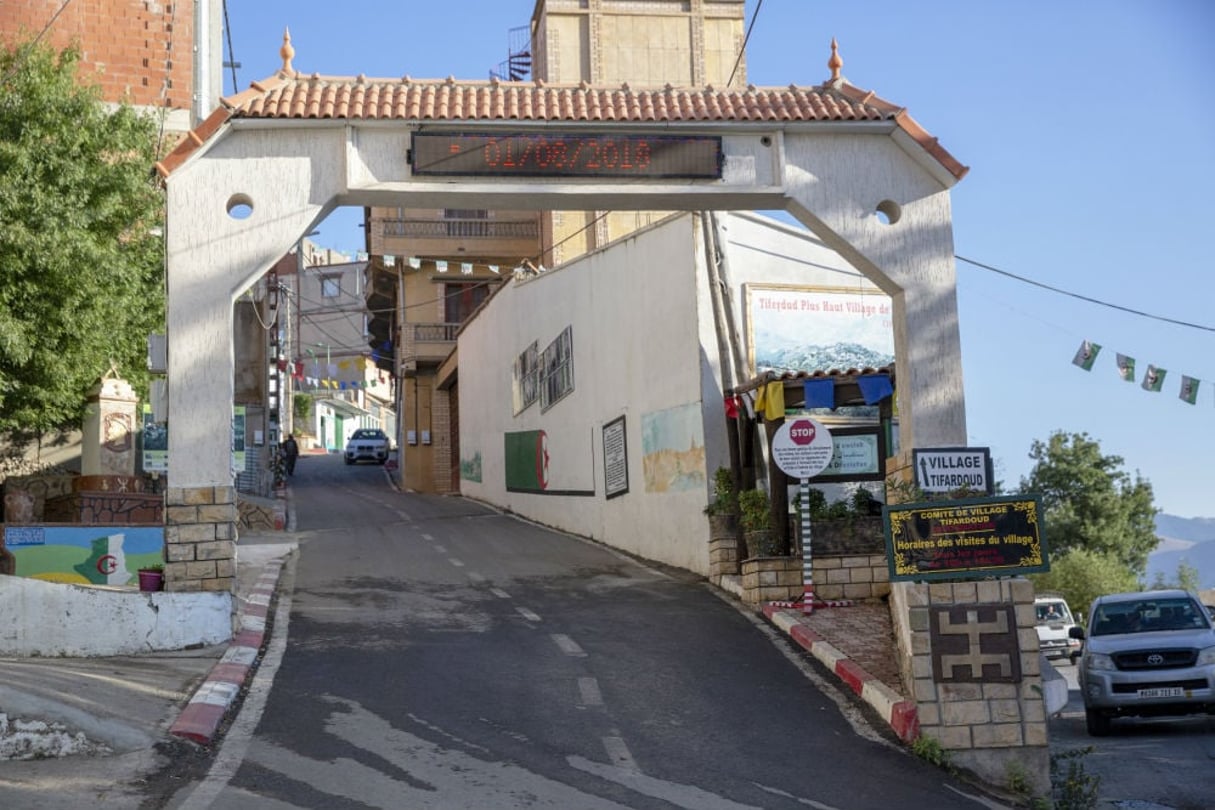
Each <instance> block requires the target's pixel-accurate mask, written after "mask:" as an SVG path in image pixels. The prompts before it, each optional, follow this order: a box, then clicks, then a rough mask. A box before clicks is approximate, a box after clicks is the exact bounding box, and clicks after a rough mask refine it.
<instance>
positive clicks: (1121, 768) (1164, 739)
mask: <svg viewBox="0 0 1215 810" xmlns="http://www.w3.org/2000/svg"><path fill="white" fill-rule="evenodd" d="M1056 668H1057V669H1058V670H1059V672H1060V673H1062V674H1063V677H1064V678H1066V679H1067V682H1068V687H1069V689H1070V691H1069V693H1068V702H1067V706H1066V707H1065V708H1064V709H1063V711H1062V712H1061V713H1060V715H1059V716H1058V717H1055V718H1052V719H1051V721H1050V744H1051V753H1052V755H1056V756H1057V755H1058V754H1060V753H1063V752H1066V751H1077V750H1083V749H1086V748H1089V747H1091V748H1092V752H1091V753H1089V754H1086V755H1084V756H1082V757H1080V758H1079V759H1078V760H1077V761H1079V762H1080V763H1082V766H1083V768H1084V771H1085V773H1086V774H1088V775H1091V776H1095V777H1097V778H1099V779H1100V782H1099V784H1098V790H1097V795H1098V797H1099V798H1100V799H1101V804H1100V807H1102V808H1106V807H1108V808H1124V810H1155V808H1176V810H1210V808H1212V807H1215V717H1211V716H1209V715H1197V716H1194V717H1182V718H1177V717H1171V718H1127V719H1125V720H1116V721H1114V732H1113V734H1111V735H1110V736H1108V737H1100V738H1097V737H1090V736H1089V735H1088V732H1087V731H1085V727H1084V701H1083V700H1082V699H1081V697H1080V691H1079V686H1078V684H1077V682H1076V668H1075V667H1074V666H1071V665H1067V664H1056Z"/></svg>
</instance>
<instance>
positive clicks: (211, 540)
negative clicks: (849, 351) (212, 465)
mask: <svg viewBox="0 0 1215 810" xmlns="http://www.w3.org/2000/svg"><path fill="white" fill-rule="evenodd" d="M237 517H238V508H237V498H236V488H235V487H170V488H169V490H168V491H167V492H166V493H165V590H168V591H231V590H232V586H233V584H234V582H235V577H236V521H237Z"/></svg>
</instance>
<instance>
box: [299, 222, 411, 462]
mask: <svg viewBox="0 0 1215 810" xmlns="http://www.w3.org/2000/svg"><path fill="white" fill-rule="evenodd" d="M295 259H296V267H295V268H293V269H294V272H291V271H290V270H289V272H288V273H287V274H286V275H284V276H281V277H280V281H285V282H286V284H285V286H286V289H287V290H288V299H287V300H288V305H287V310H288V315H287V318H286V329H285V335H286V336H285V339H284V352H285V354H286V355H287V356H289V357H292V358H293V361H292V365H293V366H294V367H293V368H291V369H290V371H291V374H290V380H289V381H287V382H286V385H285V388H286V389H287V390H289V391H290V393H291V397H290V399H291V400H292V403H293V405H294V400H296V399H304V400H305V401H307V402H308V403H309V405H310V406H311V407H309V408H307V409H303V410H302V411H301V410H297V409H295V408H294V407H293V408H292V409H291V410H292V415H291V417H290V429H292V430H293V431H294V432H295V433H296V435H297V438H298V439H299V440H300V442H301V444H302V445H303V446H304V447H315V448H322V449H324V450H327V451H329V452H336V451H340V450H341V449H342V448H343V447H344V446H345V443H346V439H347V437H348V436H349V435H350V434H351V433H352V432H353V431H354V430H356V429H357V428H360V427H375V428H381V429H384V430H388V431H394V430H395V427H396V425H395V414H394V413H393V410H392V408H391V402H392V398H393V378H392V375H391V374H390V373H389V372H388V371H386V370H385V369H383V368H380V367H378V366H377V364H376V362H375V359H374V357H373V349H372V348H371V347H370V346H368V340H367V338H368V334H369V333H368V320H369V316H368V312H367V309H366V302H365V299H364V285H365V284H366V279H367V276H368V269H367V268H368V262H367V261H366V260H365V259H360V260H358V261H351V260H350V259H349V257H347V256H344V255H342V254H340V253H337V252H335V251H333V250H329V249H325V248H320V247H318V246H317V245H316V244H315V243H313V242H312V241H311V240H309V239H306V238H305V239H301V240H300V243H299V249H298V251H297V253H296V255H295ZM298 395H306V396H305V397H300V396H298Z"/></svg>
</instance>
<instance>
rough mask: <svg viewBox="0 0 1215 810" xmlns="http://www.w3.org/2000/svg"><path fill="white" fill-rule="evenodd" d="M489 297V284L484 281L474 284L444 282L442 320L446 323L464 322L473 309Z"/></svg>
mask: <svg viewBox="0 0 1215 810" xmlns="http://www.w3.org/2000/svg"><path fill="white" fill-rule="evenodd" d="M488 297H489V285H488V284H486V283H484V282H477V283H475V284H473V283H470V284H444V285H443V301H444V306H443V310H444V311H443V320H444V321H446V322H447V323H464V321H466V320H468V316H469V315H472V314H473V310H475V309H476V308H477V307H479V306H481V302H482V301H484V300H485V299H486V298H488Z"/></svg>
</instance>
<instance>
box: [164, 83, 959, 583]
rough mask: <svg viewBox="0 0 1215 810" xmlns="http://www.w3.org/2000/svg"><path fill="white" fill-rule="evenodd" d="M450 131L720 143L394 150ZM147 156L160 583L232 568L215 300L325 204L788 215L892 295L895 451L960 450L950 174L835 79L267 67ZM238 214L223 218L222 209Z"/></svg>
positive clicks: (227, 377)
mask: <svg viewBox="0 0 1215 810" xmlns="http://www.w3.org/2000/svg"><path fill="white" fill-rule="evenodd" d="M461 133H465V134H466V133H477V134H489V135H495V136H498V137H499V138H507V137H509V136H511V135H517V136H521V137H523V138H526V137H527V136H541V135H543V136H548V137H549V138H555V137H561V138H564V139H566V141H567V143H568V144H569V149H570V150H571V151H572V149H573V148H574V145H575V144H576V143H577V142H579V141H580V139H584V138H593V137H597V136H611V137H614V138H618V139H620V140H619V141H618V144H619V145H620V147H621V148H625V149H634V150H636V149H640V148H642V147H640V145H639V143H638V142H637V141H632V140H629V138H632V137H637V138H645V139H648V142H650V143H652V144H655V145H656V144H658V143H660V142H663V143H667V142H668V141H667V139H670V138H672V137H673V136H698V137H702V138H706V139H708V141H707V143H708V148H710V149H712V148H713V144H714V143H716V142H717V139H720V154H719V165H720V173H719V174H718V175H716V176H711V177H702V178H692V179H689V178H687V177H686V176H685V177H671V176H667V175H668V169H669V167H663V166H660V165H659V161H658V160H657V158H656V157H655V156H654V154H653V152H652V150H651V152H650V153H649V155H648V158H649V160H648V161H646V160H637V161H635V162H636V163H637V164H640V163H643V162H644V163H647V166H645V167H644V169H642V168H640V167H638V168H634V169H632V170H629V171H623V170H621V171H618V172H617V173H616V174H615V175H611V176H610V175H591V176H585V175H584V176H576V177H571V176H558V175H553V174H549V175H543V176H536V174H535V173H536V172H538V171H539V170H538V169H537V168H536V164H535V162H534V161H535V158H534V157H533V163H532V164H531V166H530V168H529V169H528V171H527V172H523V171H518V172H517V173H511V172H508V173H507V174H505V175H503V174H498V175H493V174H489V173H488V172H489V171H490V169H494V170H497V171H499V172H501V171H505V170H504V169H503V168H502V166H501V165H500V163H499V164H495V165H494V166H489V165H488V164H485V163H481V164H476V165H474V164H473V163H470V164H468V165H464V166H457V167H456V168H457V172H456V173H455V174H425V173H423V171H421V169H422V163H417V164H415V162H414V161H413V160H412V158H413V157H416V156H415V155H413V154H411V150H412V149H415V148H417V149H421V148H422V147H423V146H424V145H425V146H426V147H427V148H430V147H433V146H434V145H435V144H436V143H438V144H439V145H440V147H442V144H443V143H445V142H444V141H443V140H442V138H441V137H440V136H444V135H453V134H456V135H458V134H461ZM436 139H437V140H436ZM626 141H628V143H627V144H626ZM523 142H524V141H519V142H518V143H523ZM479 143H483V142H482V141H462V140H460V139H458V138H457V139H454V140H451V141H450V142H448V145H449V146H450V147H452V148H454V149H457V150H460V149H463V150H464V151H469V148H468V147H470V145H471V146H476V145H477V144H479ZM588 143H589V141H588ZM703 145H704V144H703V143H702V146H703ZM646 148H647V149H648V148H649V147H646ZM473 151H475V150H473ZM566 156H567V158H569V160H570V161H573V160H574V159H573V158H572V157H569V152H567V153H566ZM635 156H636V155H635ZM520 159H522V158H520ZM690 159H691V160H693V162H695V160H696V159H695V158H690ZM698 165H699V166H700V168H701V169H703V167H704V165H705V164H704V163H703V162H702V163H700V164H698ZM415 166H416V167H417V168H418V169H419V171H415ZM157 168H158V171H159V172H160V174H161V176H162V178H163V180H164V183H165V186H166V189H167V206H168V215H167V224H168V227H167V229H166V242H167V244H166V247H167V274H168V341H169V343H168V345H169V365H168V407H169V419H170V424H171V430H170V432H169V437H170V438H169V456H170V458H171V459H173V463H172V464H171V465H170V470H169V473H168V492H167V497H166V509H167V514H168V515H169V516H170V519H169V525H168V526H167V527H166V540H167V545H168V557H169V567H168V569H167V579H168V581H169V587H170V588H172V589H175V590H176V589H183V590H198V589H214V590H223V589H228V588H230V587H231V584H232V578H233V577H234V576H235V561H234V551H235V540H234V538H235V535H234V532H235V521H236V503H235V500H236V499H235V490H234V488H233V487H232V486H231V483H232V482H231V474H230V472H229V441H228V437H229V431H230V428H231V425H230V419H231V416H230V415H231V404H232V399H233V346H232V312H233V302H234V300H235V298H236V297H237V296H238V295H240V294H241V293H242V292H243V291H244V290H245V289H247V288H248V286H249V285H250V284H252V283H253V282H254V281H255V280H257V279H258V278H260V277H261V275H262V274H263V273H264V272H265V271H266V270H267V269H268V268H269V267H270V266H271V265H272V264H273V263H274V262H275V261H277V260H278V259H279V258H280V257H281V256H283V255H284V254H285V253H287V252H288V251H289V250H290V248H291V247H292V246H293V245H294V244H295V243H296V240H297V239H298V238H299V237H300V235H301V234H304V233H307V232H308V231H309V230H310V229H311V228H312V227H313V226H314V225H316V224H317V223H319V222H320V221H321V220H322V219H324V218H325V217H326V216H327V215H328V214H329V213H330V212H331V211H332V210H333V209H334V208H336V207H338V206H343V205H353V206H372V205H376V206H386V205H391V206H402V207H449V208H490V209H494V208H498V209H509V208H525V209H533V210H577V209H585V210H685V211H704V210H777V209H783V210H787V211H789V212H790V213H791V214H792V215H793V216H795V217H796V218H797V219H798V220H799V221H800V222H802V223H803V224H804V225H805V226H806V227H807V228H808V229H810V230H811V231H812V232H813V233H814V234H815V235H816V236H818V237H819V238H821V239H822V240H824V241H825V242H826V243H827V244H828V245H829V246H830V247H832V248H833V249H835V250H837V251H838V252H839V253H840V254H841V255H843V256H844V257H845V258H846V259H847V260H848V261H849V262H850V263H851V264H853V266H855V267H856V268H857V269H858V270H860V271H861V272H863V273H864V274H865V275H866V276H867V277H868V278H870V279H871V280H872V281H873V282H874V283H876V284H877V285H878V286H879V287H880V288H881V289H882V290H883V291H884V292H886V293H887V294H889V295H890V296H891V298H892V300H893V303H894V331H895V351H896V355H897V360H896V362H897V378H898V381H899V405H900V430H901V433H902V438H903V444H904V446H905V447H910V446H934V445H935V446H950V445H963V444H965V439H966V429H965V407H964V399H963V393H962V378H961V346H960V338H959V329H958V313H957V302H956V291H955V275H954V273H955V265H954V257H953V236H952V223H951V211H950V198H949V190H950V189H951V188H952V186H953V185H954V184H955V183H956V182H957V181H958V180H960V179H961V178H962V177H963V176H964V175H965V173H966V168H965V167H964V166H962V165H961V164H959V163H958V162H957V161H956V160H955V159H954V158H953V157H952V156H951V155H950V154H949V153H948V152H946V151H945V150H944V149H942V148H941V147H940V146H939V145H938V144H937V142H936V139H934V138H932V137H930V136H929V135H928V133H927V132H925V131H924V130H923V129H922V128H921V127H920V126H919V125H918V124H917V123H916V122H915V121H914V120H913V119H911V118H910V117H909V116H908V115H907V114H906V112H905V111H904V110H902V109H901V108H898V107H896V106H894V105H891V104H889V103H887V102H885V101H882V100H881V99H878V98H876V97H875V96H873V94H872V93H867V92H865V91H862V90H859V89H858V88H855V87H853V86H851V85H849V84H848V83H847V82H846V81H845V80H844V79H842V78H841V77H840V76H839V75H838V70H837V71H836V75H834V76H833V77H832V78H831V79H830V80H828V81H827V82H825V83H824V84H822V85H817V86H813V87H805V88H799V87H796V86H789V87H786V88H754V87H751V88H747V89H745V90H724V91H722V90H714V89H712V88H706V89H703V90H676V89H672V88H670V87H667V88H662V89H630V88H629V87H628V86H627V85H625V86H623V87H619V88H596V87H590V86H587V85H585V84H582V85H578V86H561V87H557V86H551V87H550V86H546V85H544V84H543V83H540V82H537V83H534V84H531V83H501V82H497V81H490V82H456V81H455V80H453V79H448V80H446V81H429V82H426V81H416V80H411V79H409V78H408V77H406V78H404V79H393V80H371V79H366V78H364V77H357V78H333V77H320V76H315V75H313V76H302V75H299V74H296V73H294V72H293V71H291V69H290V65H289V64H285V65H284V69H283V70H282V71H280V73H279V74H278V75H276V76H275V77H273V78H271V79H268V80H266V81H264V82H258V83H255V84H254V85H253V86H252V87H251V88H250V89H249V90H247V91H245V92H243V93H241V94H239V95H237V96H234V97H232V98H229V99H226V100H225V104H224V106H223V107H222V108H221V109H219V110H217V111H216V112H215V113H214V114H213V115H212V116H211V117H210V118H209V119H207V121H205V122H204V123H203V124H202V125H200V126H199V127H198V128H197V129H196V130H195V131H194V132H192V133H191V134H190V135H189V137H188V138H187V140H186V141H185V142H183V143H182V145H181V146H180V147H178V149H176V150H175V151H174V152H173V153H172V154H171V155H169V156H168V157H167V158H166V159H165V160H164V161H162V163H160V164H159V165H158V167H157ZM584 168H585V167H584ZM511 171H512V172H513V171H514V170H511ZM681 173H686V172H682V170H681ZM567 174H568V172H567ZM240 206H243V207H246V208H247V209H248V210H249V215H248V216H247V217H245V218H243V219H242V218H236V217H234V216H232V215H231V212H232V211H233V209H234V208H235V207H240ZM186 459H188V463H186V462H185V461H183V460H186Z"/></svg>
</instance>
